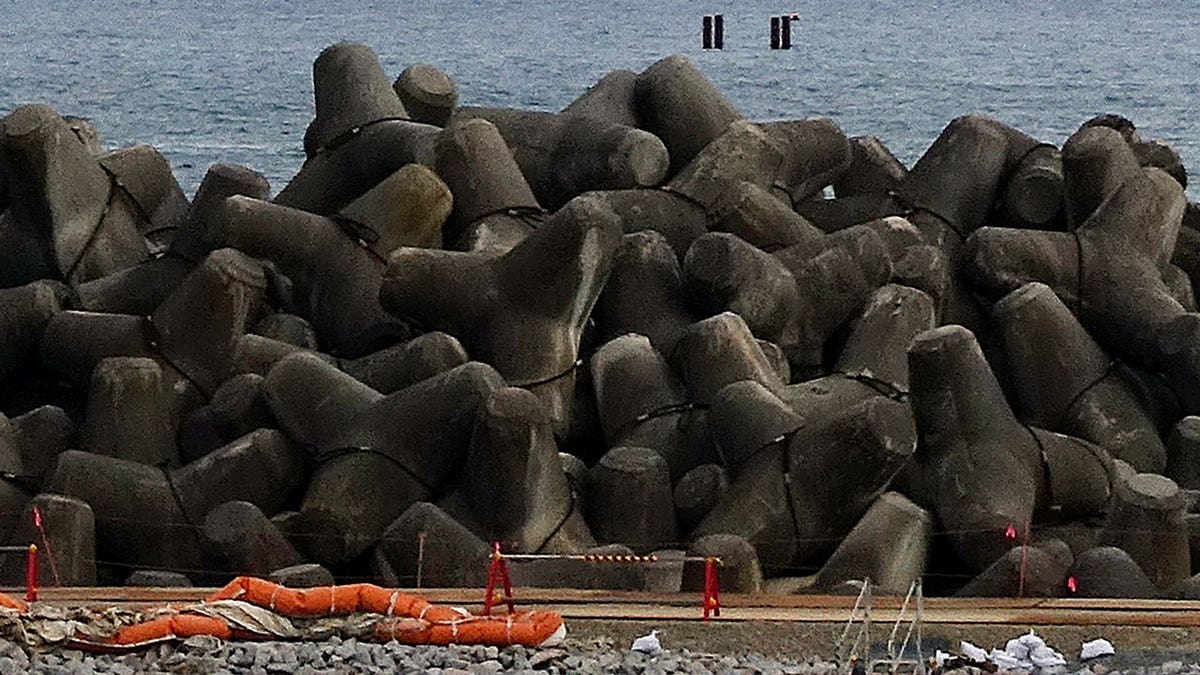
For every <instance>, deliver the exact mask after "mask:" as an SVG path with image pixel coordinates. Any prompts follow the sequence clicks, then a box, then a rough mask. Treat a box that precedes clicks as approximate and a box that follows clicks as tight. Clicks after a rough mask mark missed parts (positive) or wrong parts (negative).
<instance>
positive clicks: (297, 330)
mask: <svg viewBox="0 0 1200 675" xmlns="http://www.w3.org/2000/svg"><path fill="white" fill-rule="evenodd" d="M250 330H251V332H253V333H255V334H257V335H261V336H263V337H266V338H270V339H272V340H279V341H280V342H286V343H288V344H291V345H296V346H297V347H301V348H304V349H313V350H315V349H316V348H317V332H316V331H315V330H313V327H312V324H311V323H309V322H308V321H307V320H306V319H305V318H304V317H302V316H296V315H295V314H287V313H285V312H276V313H274V314H268V315H266V316H264V317H263V318H261V319H259V320H258V321H257V322H256V323H255V324H254V326H253V327H251V329H250Z"/></svg>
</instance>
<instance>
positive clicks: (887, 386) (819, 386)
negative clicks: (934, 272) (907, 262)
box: [780, 284, 936, 419]
mask: <svg viewBox="0 0 1200 675" xmlns="http://www.w3.org/2000/svg"><path fill="white" fill-rule="evenodd" d="M935 325H936V321H935V317H934V310H933V303H932V301H931V300H930V299H929V296H927V295H925V294H924V293H922V292H921V291H918V290H916V289H912V288H908V287H906V286H897V285H895V284H888V285H887V286H884V287H883V288H880V289H879V290H877V291H875V293H874V294H873V295H872V296H871V298H870V300H869V301H868V303H867V306H866V308H865V309H864V310H863V313H862V315H861V316H859V317H858V318H857V319H855V320H854V321H853V323H851V324H850V329H849V334H848V335H847V337H846V341H845V344H844V345H843V346H842V351H841V353H840V354H839V355H838V358H837V360H836V361H835V362H834V363H833V368H832V370H833V373H832V374H830V375H826V376H824V377H819V378H816V379H813V380H809V381H807V382H801V383H797V384H792V385H789V386H787V387H785V388H784V389H783V391H782V393H781V394H780V397H781V398H782V399H783V400H784V401H785V402H786V403H787V404H788V405H789V406H790V407H791V408H792V409H793V410H794V411H796V413H798V414H799V415H800V416H802V417H804V418H808V419H825V418H826V417H828V416H829V415H830V414H833V413H836V411H838V410H843V409H845V408H846V407H848V406H852V405H855V404H857V403H859V402H860V401H864V400H867V399H869V398H873V397H875V396H886V397H888V398H892V399H894V400H898V401H907V397H908V389H909V383H908V363H907V355H906V353H905V350H906V348H907V346H908V344H909V343H910V342H912V340H913V338H915V337H916V336H917V335H918V334H920V333H922V332H924V331H927V330H929V329H931V328H933V327H934V326H935Z"/></svg>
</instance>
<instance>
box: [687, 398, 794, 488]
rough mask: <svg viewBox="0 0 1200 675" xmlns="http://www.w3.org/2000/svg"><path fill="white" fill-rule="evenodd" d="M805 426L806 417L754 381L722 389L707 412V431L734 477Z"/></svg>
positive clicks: (723, 463)
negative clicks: (773, 446)
mask: <svg viewBox="0 0 1200 675" xmlns="http://www.w3.org/2000/svg"><path fill="white" fill-rule="evenodd" d="M803 426H804V418H803V417H801V416H800V415H798V414H797V413H796V411H795V410H793V409H792V407H791V406H789V405H787V403H785V402H784V401H783V400H782V399H780V398H779V397H778V396H776V395H775V394H773V393H771V391H770V390H769V389H767V388H766V387H764V386H763V385H762V384H761V383H759V382H755V381H754V380H740V381H738V382H732V383H730V384H727V385H725V386H724V387H722V388H721V390H720V391H718V392H717V395H716V396H715V397H713V400H712V404H711V407H710V408H709V411H708V429H709V432H710V433H711V434H712V437H713V440H714V441H715V442H716V444H717V448H718V450H719V452H720V457H721V462H722V465H723V466H725V467H726V468H727V469H728V470H729V472H730V474H731V475H732V476H735V477H736V476H737V475H738V474H739V473H740V472H741V469H742V466H743V465H744V464H745V463H746V462H748V461H750V460H752V459H753V458H754V457H755V455H757V454H758V453H759V451H760V450H762V449H763V448H766V447H767V446H770V445H772V444H775V443H779V442H781V441H782V440H784V439H785V438H787V437H788V436H790V435H791V434H792V433H794V432H796V431H797V430H799V429H800V428H801V427H803ZM710 510H711V509H710Z"/></svg>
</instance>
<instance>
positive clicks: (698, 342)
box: [672, 312, 784, 404]
mask: <svg viewBox="0 0 1200 675" xmlns="http://www.w3.org/2000/svg"><path fill="white" fill-rule="evenodd" d="M672 358H673V360H674V362H675V364H676V366H677V368H678V369H679V372H680V373H681V374H682V375H683V379H684V381H685V382H686V383H687V385H688V389H689V390H690V391H691V393H692V397H693V399H694V400H695V401H696V402H697V403H705V404H707V403H710V402H711V401H712V400H713V397H715V396H716V394H717V392H718V391H720V390H721V388H722V387H724V386H725V385H727V384H730V383H733V382H739V381H741V380H754V381H756V382H758V383H760V384H762V385H763V386H764V387H766V388H767V390H768V391H771V392H778V391H780V390H781V389H782V388H783V386H784V385H783V382H781V381H780V380H779V376H778V375H777V374H776V373H775V369H774V368H772V367H771V364H770V362H769V361H767V357H766V355H764V354H763V351H762V348H761V347H759V346H758V342H757V341H755V339H754V335H753V334H752V333H751V332H750V328H749V327H748V326H747V325H746V322H745V321H743V320H742V318H741V317H740V316H738V315H737V314H734V313H732V312H725V313H723V314H718V315H717V316H714V317H711V318H708V319H704V320H703V321H698V322H696V323H694V324H692V325H691V326H689V327H688V329H687V330H686V331H684V333H683V335H681V336H680V338H679V341H678V343H676V345H675V352H674V354H673V355H672Z"/></svg>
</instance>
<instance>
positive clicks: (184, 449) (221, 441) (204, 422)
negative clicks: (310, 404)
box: [146, 373, 278, 464]
mask: <svg viewBox="0 0 1200 675" xmlns="http://www.w3.org/2000/svg"><path fill="white" fill-rule="evenodd" d="M276 426H278V424H277V423H276V422H275V417H274V416H273V415H272V414H271V410H270V408H268V407H267V401H266V398H265V397H264V396H263V376H262V375H256V374H251V373H244V374H238V375H234V376H232V377H230V378H228V379H226V380H225V381H224V382H222V383H221V386H220V387H218V388H217V390H216V391H215V392H213V395H212V399H210V400H209V402H208V403H207V404H206V405H203V406H200V407H199V408H197V409H196V410H193V411H192V412H191V414H189V415H188V416H187V418H186V419H184V420H183V423H182V424H180V426H179V433H178V435H177V439H178V445H179V457H180V458H181V459H182V460H183V461H184V462H190V461H192V460H195V459H199V458H201V457H203V456H204V455H207V454H208V453H210V452H212V451H213V450H216V449H217V448H219V447H221V446H223V445H225V444H226V443H228V442H230V441H232V440H234V439H237V438H241V437H242V436H245V435H246V434H248V433H250V432H251V431H254V430H255V429H270V428H274V427H276ZM146 463H147V464H154V462H146Z"/></svg>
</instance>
